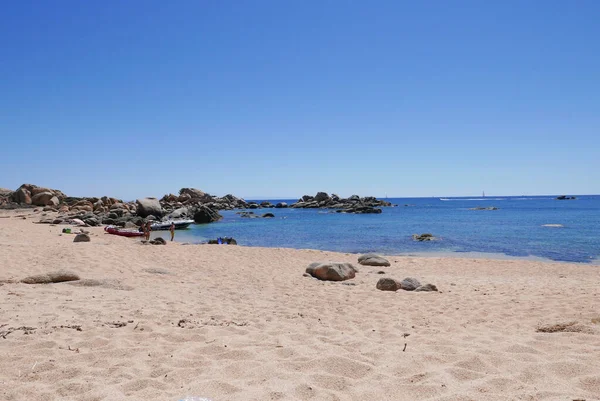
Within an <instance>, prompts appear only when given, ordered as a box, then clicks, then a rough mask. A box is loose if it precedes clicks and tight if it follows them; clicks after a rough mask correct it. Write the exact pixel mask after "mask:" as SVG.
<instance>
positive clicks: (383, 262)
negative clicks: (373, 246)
mask: <svg viewBox="0 0 600 401" xmlns="http://www.w3.org/2000/svg"><path fill="white" fill-rule="evenodd" d="M358 263H360V264H361V265H365V266H389V265H390V262H389V261H388V260H387V259H385V258H383V257H381V256H379V255H376V254H374V253H367V254H365V255H362V256H359V257H358Z"/></svg>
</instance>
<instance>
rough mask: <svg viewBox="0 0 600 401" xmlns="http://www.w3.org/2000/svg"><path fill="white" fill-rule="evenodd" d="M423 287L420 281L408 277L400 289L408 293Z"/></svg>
mask: <svg viewBox="0 0 600 401" xmlns="http://www.w3.org/2000/svg"><path fill="white" fill-rule="evenodd" d="M420 286H421V283H419V280H417V279H416V278H412V277H407V278H405V279H404V280H402V282H401V283H400V288H402V289H403V290H406V291H414V290H416V289H417V288H419V287H420Z"/></svg>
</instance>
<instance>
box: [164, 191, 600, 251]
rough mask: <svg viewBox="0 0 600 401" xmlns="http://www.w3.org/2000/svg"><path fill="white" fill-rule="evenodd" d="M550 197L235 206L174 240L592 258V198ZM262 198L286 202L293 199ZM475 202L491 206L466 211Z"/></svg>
mask: <svg viewBox="0 0 600 401" xmlns="http://www.w3.org/2000/svg"><path fill="white" fill-rule="evenodd" d="M554 198H555V197H554V196H535V197H485V198H481V197H479V198H477V197H475V198H390V199H387V200H388V201H389V202H392V203H393V204H395V205H398V206H396V207H385V208H383V213H381V214H367V215H354V214H342V213H331V211H330V210H327V209H256V210H254V212H255V213H257V214H259V215H260V214H262V213H266V212H272V213H274V214H275V218H271V219H263V218H261V219H248V218H241V217H240V216H239V215H238V214H236V213H235V212H236V211H221V212H220V213H221V214H222V215H223V219H222V220H221V221H219V222H216V223H212V224H203V225H192V226H191V227H190V229H188V230H182V231H177V234H176V240H177V241H180V242H192V243H200V242H205V241H207V240H208V239H211V238H217V237H225V236H227V237H233V238H235V239H236V240H237V241H238V243H239V244H240V245H246V246H261V247H286V248H298V249H307V248H309V249H320V250H329V251H338V252H350V253H361V252H379V253H383V254H386V255H400V254H406V253H416V254H422V253H432V254H435V253H440V252H442V253H448V252H452V253H455V252H457V253H460V252H480V253H486V254H490V255H492V254H503V255H506V256H509V257H532V256H533V257H539V258H545V259H551V260H554V261H565V262H583V263H590V262H593V263H598V260H599V258H600V196H597V195H589V196H578V197H577V199H576V200H556V199H554ZM270 201H271V202H272V203H273V204H275V203H276V202H280V201H285V202H287V203H288V204H291V203H293V202H295V201H296V199H292V200H290V199H287V200H280V199H272V200H270ZM478 206H481V207H488V206H495V207H497V208H498V210H493V211H490V210H470V208H474V207H478ZM545 224H560V225H562V226H563V227H558V228H556V227H544V225H545ZM415 233H432V234H434V235H435V236H436V237H438V238H439V241H432V242H416V241H413V240H412V237H411V235H412V234H415Z"/></svg>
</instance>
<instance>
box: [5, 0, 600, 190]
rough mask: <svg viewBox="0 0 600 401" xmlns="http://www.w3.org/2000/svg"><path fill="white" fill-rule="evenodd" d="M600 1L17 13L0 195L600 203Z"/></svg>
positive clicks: (266, 2) (34, 9)
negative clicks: (27, 186) (191, 194)
mask: <svg viewBox="0 0 600 401" xmlns="http://www.w3.org/2000/svg"><path fill="white" fill-rule="evenodd" d="M599 20H600V2H597V1H572V2H566V1H494V2H492V1H482V0H478V1H423V2H414V1H406V2H405V1H373V2H358V1H322V0H321V1H296V0H290V1H280V0H255V1H241V0H240V1H173V2H165V1H149V0H146V1H134V0H130V1H125V2H122V1H103V2H100V1H96V2H82V1H67V0H61V1H58V2H50V1H20V2H5V3H4V4H3V6H2V12H1V13H0V49H2V51H1V56H0V136H1V142H0V143H1V145H0V187H6V188H11V189H15V188H17V187H18V186H19V185H20V184H22V183H25V182H27V183H34V184H37V185H42V186H48V187H52V188H58V189H61V190H63V192H65V193H67V194H69V195H73V196H101V195H111V196H117V197H121V198H125V199H133V198H136V197H141V196H162V195H163V194H165V193H169V192H176V191H177V190H178V189H179V188H181V187H196V188H200V189H202V190H204V191H206V192H209V193H212V194H216V195H224V194H226V193H233V194H234V195H237V196H242V197H246V198H268V197H271V198H277V197H292V198H294V197H298V196H301V195H303V194H314V193H316V192H317V191H327V192H335V193H338V194H340V195H342V196H347V195H351V194H353V193H356V194H359V195H361V196H366V195H375V196H384V195H385V194H388V195H389V196H390V197H391V196H460V195H473V194H480V193H481V191H483V190H485V191H486V194H489V195H522V194H527V195H533V194H563V193H564V194H591V193H594V194H598V193H600V24H598V21H599Z"/></svg>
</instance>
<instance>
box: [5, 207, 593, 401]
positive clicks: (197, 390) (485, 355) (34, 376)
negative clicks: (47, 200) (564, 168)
mask: <svg viewBox="0 0 600 401" xmlns="http://www.w3.org/2000/svg"><path fill="white" fill-rule="evenodd" d="M19 215H24V216H25V217H26V218H25V219H23V218H22V217H17V216H19ZM38 219H39V213H35V214H34V213H33V212H32V211H31V210H27V211H16V212H15V211H11V212H1V213H0V300H1V303H0V399H2V400H19V401H21V400H44V401H49V400H78V401H80V400H81V401H91V400H173V401H177V400H179V399H182V398H184V397H185V396H192V395H195V396H199V397H207V398H210V399H212V400H214V401H222V400H261V401H263V400H568V401H572V400H577V399H580V400H587V401H590V400H598V399H600V268H599V267H598V266H593V265H584V264H581V265H579V264H562V263H541V262H532V261H514V260H511V261H503V260H481V259H459V258H437V257H436V258H423V257H407V256H390V257H389V259H390V261H391V262H392V266H390V267H384V268H380V267H367V266H360V265H358V264H357V263H356V260H357V256H358V255H355V254H341V253H332V252H322V251H315V250H293V249H278V248H249V247H243V246H225V245H182V244H177V243H168V244H167V245H166V246H153V245H140V241H139V240H137V239H128V238H122V237H117V236H112V235H108V234H104V232H103V230H102V228H90V229H89V230H90V231H91V233H90V236H91V242H89V243H86V242H82V243H73V237H74V236H73V235H69V234H61V230H62V228H63V227H64V226H49V225H40V224H33V222H34V221H37V220H38ZM167 234H168V233H165V238H166V237H167ZM317 261H340V262H352V263H354V264H355V266H357V267H358V268H359V270H360V271H359V273H358V274H357V276H356V278H355V279H353V280H349V281H347V282H321V281H318V280H316V279H313V278H310V277H303V275H302V274H303V272H304V270H305V268H306V266H307V265H308V264H309V263H311V262H317ZM60 269H67V270H71V271H73V272H75V273H77V274H78V275H80V276H81V278H82V279H85V280H87V281H84V284H88V285H91V286H82V285H79V286H78V285H72V283H68V282H64V283H54V284H34V285H31V284H23V283H20V282H19V280H20V279H22V278H24V277H26V276H29V275H33V274H41V273H47V272H52V271H56V270H60ZM380 270H384V271H385V272H386V274H385V275H380V274H377V272H378V271H380ZM408 276H411V277H416V278H418V279H420V280H421V282H426V283H428V282H430V283H434V284H436V285H437V287H438V288H439V289H440V292H439V293H423V292H421V293H415V292H406V291H402V290H400V291H398V292H383V291H379V290H377V289H376V288H375V284H376V282H377V280H378V279H379V278H380V277H393V278H397V279H403V278H404V277H408ZM74 283H77V282H74ZM540 329H541V331H540Z"/></svg>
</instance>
